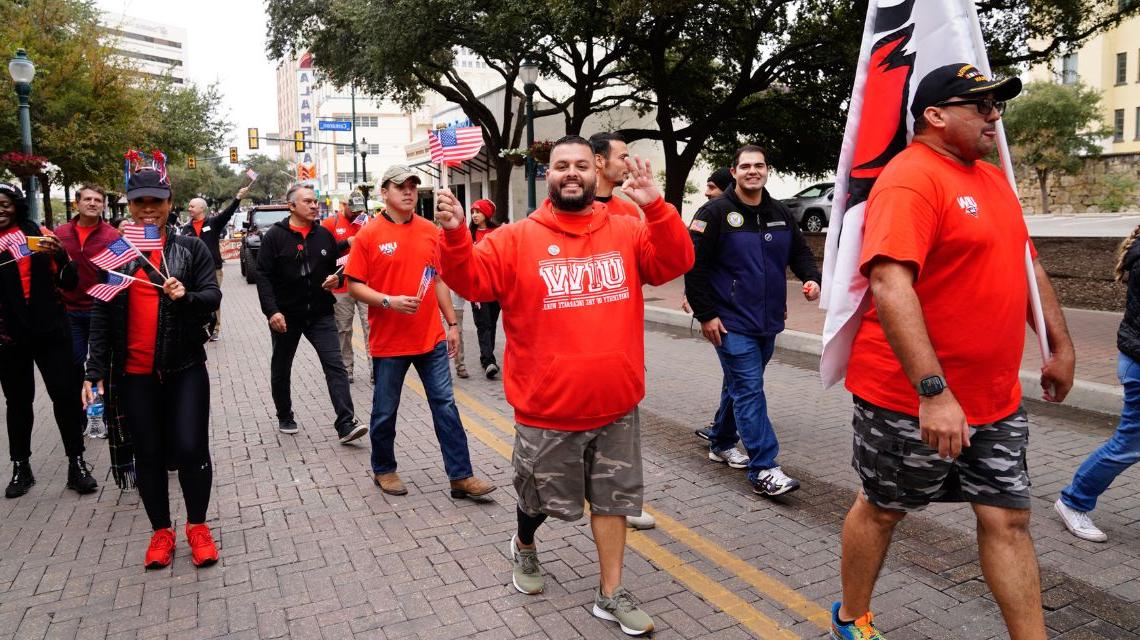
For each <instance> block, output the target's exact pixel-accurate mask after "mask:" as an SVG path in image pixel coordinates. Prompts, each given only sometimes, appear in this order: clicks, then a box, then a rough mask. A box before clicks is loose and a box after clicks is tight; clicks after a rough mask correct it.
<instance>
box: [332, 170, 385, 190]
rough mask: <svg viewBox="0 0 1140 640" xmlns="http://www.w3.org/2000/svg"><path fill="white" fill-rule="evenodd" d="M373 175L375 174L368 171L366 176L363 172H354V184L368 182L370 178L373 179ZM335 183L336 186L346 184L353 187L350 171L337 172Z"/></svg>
mask: <svg viewBox="0 0 1140 640" xmlns="http://www.w3.org/2000/svg"><path fill="white" fill-rule="evenodd" d="M375 175H376V174H375V173H373V172H372V171H369V172H368V175H365V174H364V172H363V171H357V172H356V182H357V183H360V182H369V181H371V178H372V177H374V176H375ZM336 182H337V184H347V185H349V186H353V185H354V183H353V182H352V172H351V171H338V172H337V174H336Z"/></svg>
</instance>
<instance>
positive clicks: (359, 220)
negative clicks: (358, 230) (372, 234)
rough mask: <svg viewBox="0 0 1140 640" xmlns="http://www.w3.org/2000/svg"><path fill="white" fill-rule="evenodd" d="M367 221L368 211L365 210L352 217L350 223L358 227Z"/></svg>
mask: <svg viewBox="0 0 1140 640" xmlns="http://www.w3.org/2000/svg"><path fill="white" fill-rule="evenodd" d="M367 223H368V212H367V211H365V212H364V213H361V214H360V215H358V216H356V218H354V219H353V221H352V224H354V225H356V226H358V227H363V226H364V225H365V224H367Z"/></svg>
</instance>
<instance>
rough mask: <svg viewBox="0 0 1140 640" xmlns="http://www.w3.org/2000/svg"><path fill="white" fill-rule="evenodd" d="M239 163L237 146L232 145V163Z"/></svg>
mask: <svg viewBox="0 0 1140 640" xmlns="http://www.w3.org/2000/svg"><path fill="white" fill-rule="evenodd" d="M237 163H238V156H237V147H230V164H237Z"/></svg>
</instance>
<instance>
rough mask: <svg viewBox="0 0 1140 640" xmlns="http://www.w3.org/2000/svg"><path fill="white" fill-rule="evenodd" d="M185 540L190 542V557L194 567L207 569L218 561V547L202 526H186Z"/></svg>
mask: <svg viewBox="0 0 1140 640" xmlns="http://www.w3.org/2000/svg"><path fill="white" fill-rule="evenodd" d="M186 539H187V540H189V541H190V555H191V556H192V558H193V560H194V566H196V567H208V566H210V565H212V564H214V563H215V562H217V561H218V547H217V545H215V544H214V537H213V536H211V535H210V527H208V526H206V525H204V524H188V525H186Z"/></svg>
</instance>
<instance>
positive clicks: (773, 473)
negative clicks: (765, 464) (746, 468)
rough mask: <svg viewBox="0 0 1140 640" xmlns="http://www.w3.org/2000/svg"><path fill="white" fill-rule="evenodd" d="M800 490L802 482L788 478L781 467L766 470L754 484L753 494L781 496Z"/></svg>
mask: <svg viewBox="0 0 1140 640" xmlns="http://www.w3.org/2000/svg"><path fill="white" fill-rule="evenodd" d="M799 488H800V481H799V480H796V479H795V478H790V477H788V475H787V474H785V473H784V472H783V470H781V469H780V467H772V468H771V469H765V470H763V471H761V472H760V473H759V475H757V476H756V482H753V483H752V492H753V493H757V494H760V495H762V496H780V495H784V494H785V493H791V492H792V491H795V490H796V489H799Z"/></svg>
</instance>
